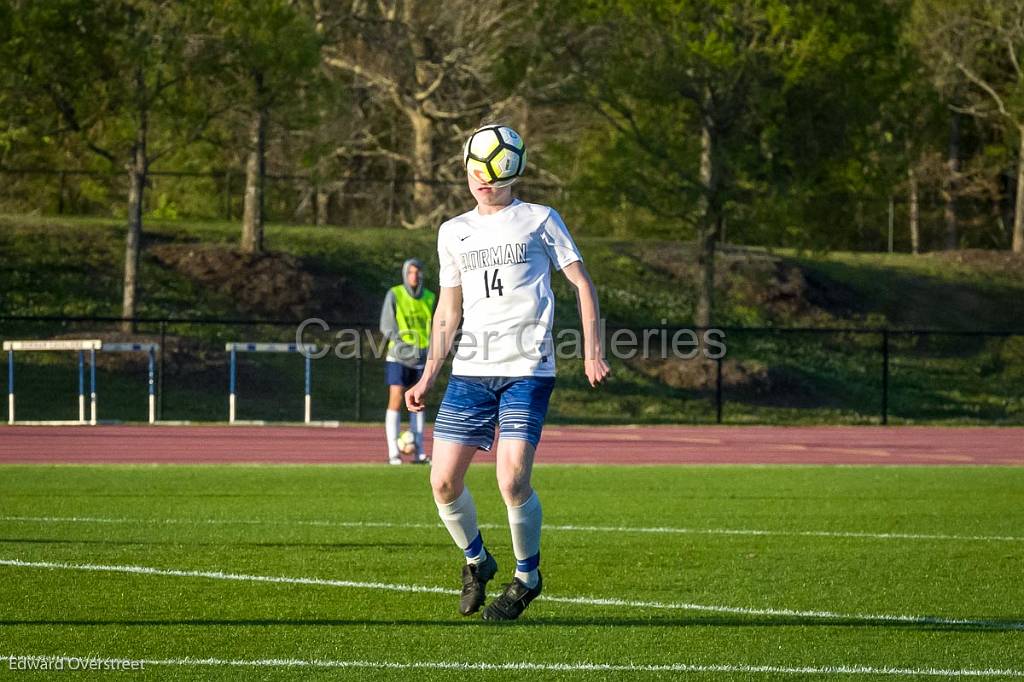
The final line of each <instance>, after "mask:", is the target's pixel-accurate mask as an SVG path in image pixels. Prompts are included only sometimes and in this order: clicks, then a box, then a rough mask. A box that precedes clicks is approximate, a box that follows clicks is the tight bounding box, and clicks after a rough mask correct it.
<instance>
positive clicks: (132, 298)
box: [121, 109, 149, 334]
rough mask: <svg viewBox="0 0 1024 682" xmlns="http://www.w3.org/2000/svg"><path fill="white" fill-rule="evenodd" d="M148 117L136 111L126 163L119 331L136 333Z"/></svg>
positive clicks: (146, 167) (147, 164)
mask: <svg viewBox="0 0 1024 682" xmlns="http://www.w3.org/2000/svg"><path fill="white" fill-rule="evenodd" d="M148 128H149V119H148V116H147V112H146V111H145V109H143V110H142V111H140V112H139V121H138V128H137V129H136V131H135V144H134V145H132V158H131V161H130V162H129V163H128V235H127V236H126V238H125V248H124V292H123V297H122V302H121V317H122V318H125V321H123V322H122V323H121V331H123V332H124V333H126V334H134V333H135V322H133V321H132V320H133V319H134V318H135V313H136V308H137V296H138V282H139V251H140V249H141V242H142V200H143V197H144V194H145V191H146V174H147V172H148V170H149V168H148V166H149V160H148V158H147V157H146V136H147V133H148Z"/></svg>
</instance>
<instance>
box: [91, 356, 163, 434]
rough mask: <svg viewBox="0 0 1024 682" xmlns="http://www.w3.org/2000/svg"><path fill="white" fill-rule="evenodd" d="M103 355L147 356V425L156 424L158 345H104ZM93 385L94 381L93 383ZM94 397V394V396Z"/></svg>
mask: <svg viewBox="0 0 1024 682" xmlns="http://www.w3.org/2000/svg"><path fill="white" fill-rule="evenodd" d="M101 350H102V351H103V352H104V353H108V352H113V353H132V352H136V353H138V352H142V353H146V354H147V355H148V356H149V368H148V371H147V382H148V392H149V423H150V424H155V423H156V354H157V353H158V352H159V351H160V344H159V343H105V344H103V348H102V349H101ZM93 383H94V384H95V380H94V381H93ZM94 395H95V394H94Z"/></svg>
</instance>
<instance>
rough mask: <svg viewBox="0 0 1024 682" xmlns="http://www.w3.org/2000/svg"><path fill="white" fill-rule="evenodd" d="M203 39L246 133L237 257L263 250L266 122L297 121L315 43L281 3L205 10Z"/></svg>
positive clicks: (303, 21) (219, 85) (306, 23)
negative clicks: (207, 35) (206, 35)
mask: <svg viewBox="0 0 1024 682" xmlns="http://www.w3.org/2000/svg"><path fill="white" fill-rule="evenodd" d="M207 9H208V11H209V12H210V15H211V21H210V31H211V33H212V35H213V42H214V45H215V49H216V51H217V53H218V55H219V62H218V69H217V78H216V80H215V81H214V84H215V87H216V89H217V92H212V93H210V94H211V98H215V99H217V100H219V101H222V102H225V108H230V109H232V110H233V112H234V114H235V115H236V116H241V117H242V118H243V120H244V123H243V127H244V129H245V130H246V144H245V148H246V154H245V159H246V162H245V200H244V213H243V218H242V238H241V247H242V250H243V251H245V252H247V253H256V252H260V251H262V250H263V225H264V219H265V216H264V184H265V178H266V157H267V145H268V137H269V136H270V134H271V132H270V131H271V116H272V114H273V113H274V112H275V111H276V110H279V109H280V110H281V113H282V118H286V116H285V114H287V117H297V116H298V115H299V114H298V111H297V110H298V109H299V103H300V102H302V101H304V98H303V94H304V90H305V89H306V88H308V87H309V86H310V85H311V84H312V82H313V80H314V78H315V77H316V75H317V71H316V67H317V65H318V64H319V59H320V37H319V35H318V33H317V31H316V26H315V23H314V19H313V17H311V16H308V15H306V14H304V13H303V12H302V11H301V10H300V9H299V8H297V7H296V5H295V3H293V2H287V1H286V0H253V1H251V2H237V1H235V0H220V1H219V2H217V3H216V4H212V5H209V6H208V8H207Z"/></svg>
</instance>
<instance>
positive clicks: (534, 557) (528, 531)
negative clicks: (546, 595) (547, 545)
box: [508, 491, 543, 587]
mask: <svg viewBox="0 0 1024 682" xmlns="http://www.w3.org/2000/svg"><path fill="white" fill-rule="evenodd" d="M542 519H543V514H542V513H541V509H540V499H539V498H538V497H537V492H536V491H534V492H533V493H531V494H530V498H529V499H528V500H526V502H524V503H523V504H521V505H519V506H518V507H509V508H508V527H509V529H510V530H511V531H512V551H513V552H514V553H515V555H516V577H517V578H519V579H520V580H521V581H523V583H525V584H526V586H527V587H535V586H536V585H537V580H538V579H539V576H538V573H537V566H539V565H540V526H541V520H542Z"/></svg>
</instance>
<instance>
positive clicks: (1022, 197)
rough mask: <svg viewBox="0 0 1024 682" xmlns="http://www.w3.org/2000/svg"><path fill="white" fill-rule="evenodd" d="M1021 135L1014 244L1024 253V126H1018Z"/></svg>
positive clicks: (1016, 249)
mask: <svg viewBox="0 0 1024 682" xmlns="http://www.w3.org/2000/svg"><path fill="white" fill-rule="evenodd" d="M1017 134H1018V135H1019V136H1020V149H1019V150H1018V152H1017V200H1016V201H1015V202H1014V210H1013V245H1012V246H1011V247H1010V248H1011V249H1013V252H1014V253H1024V126H1020V127H1018V128H1017Z"/></svg>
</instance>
